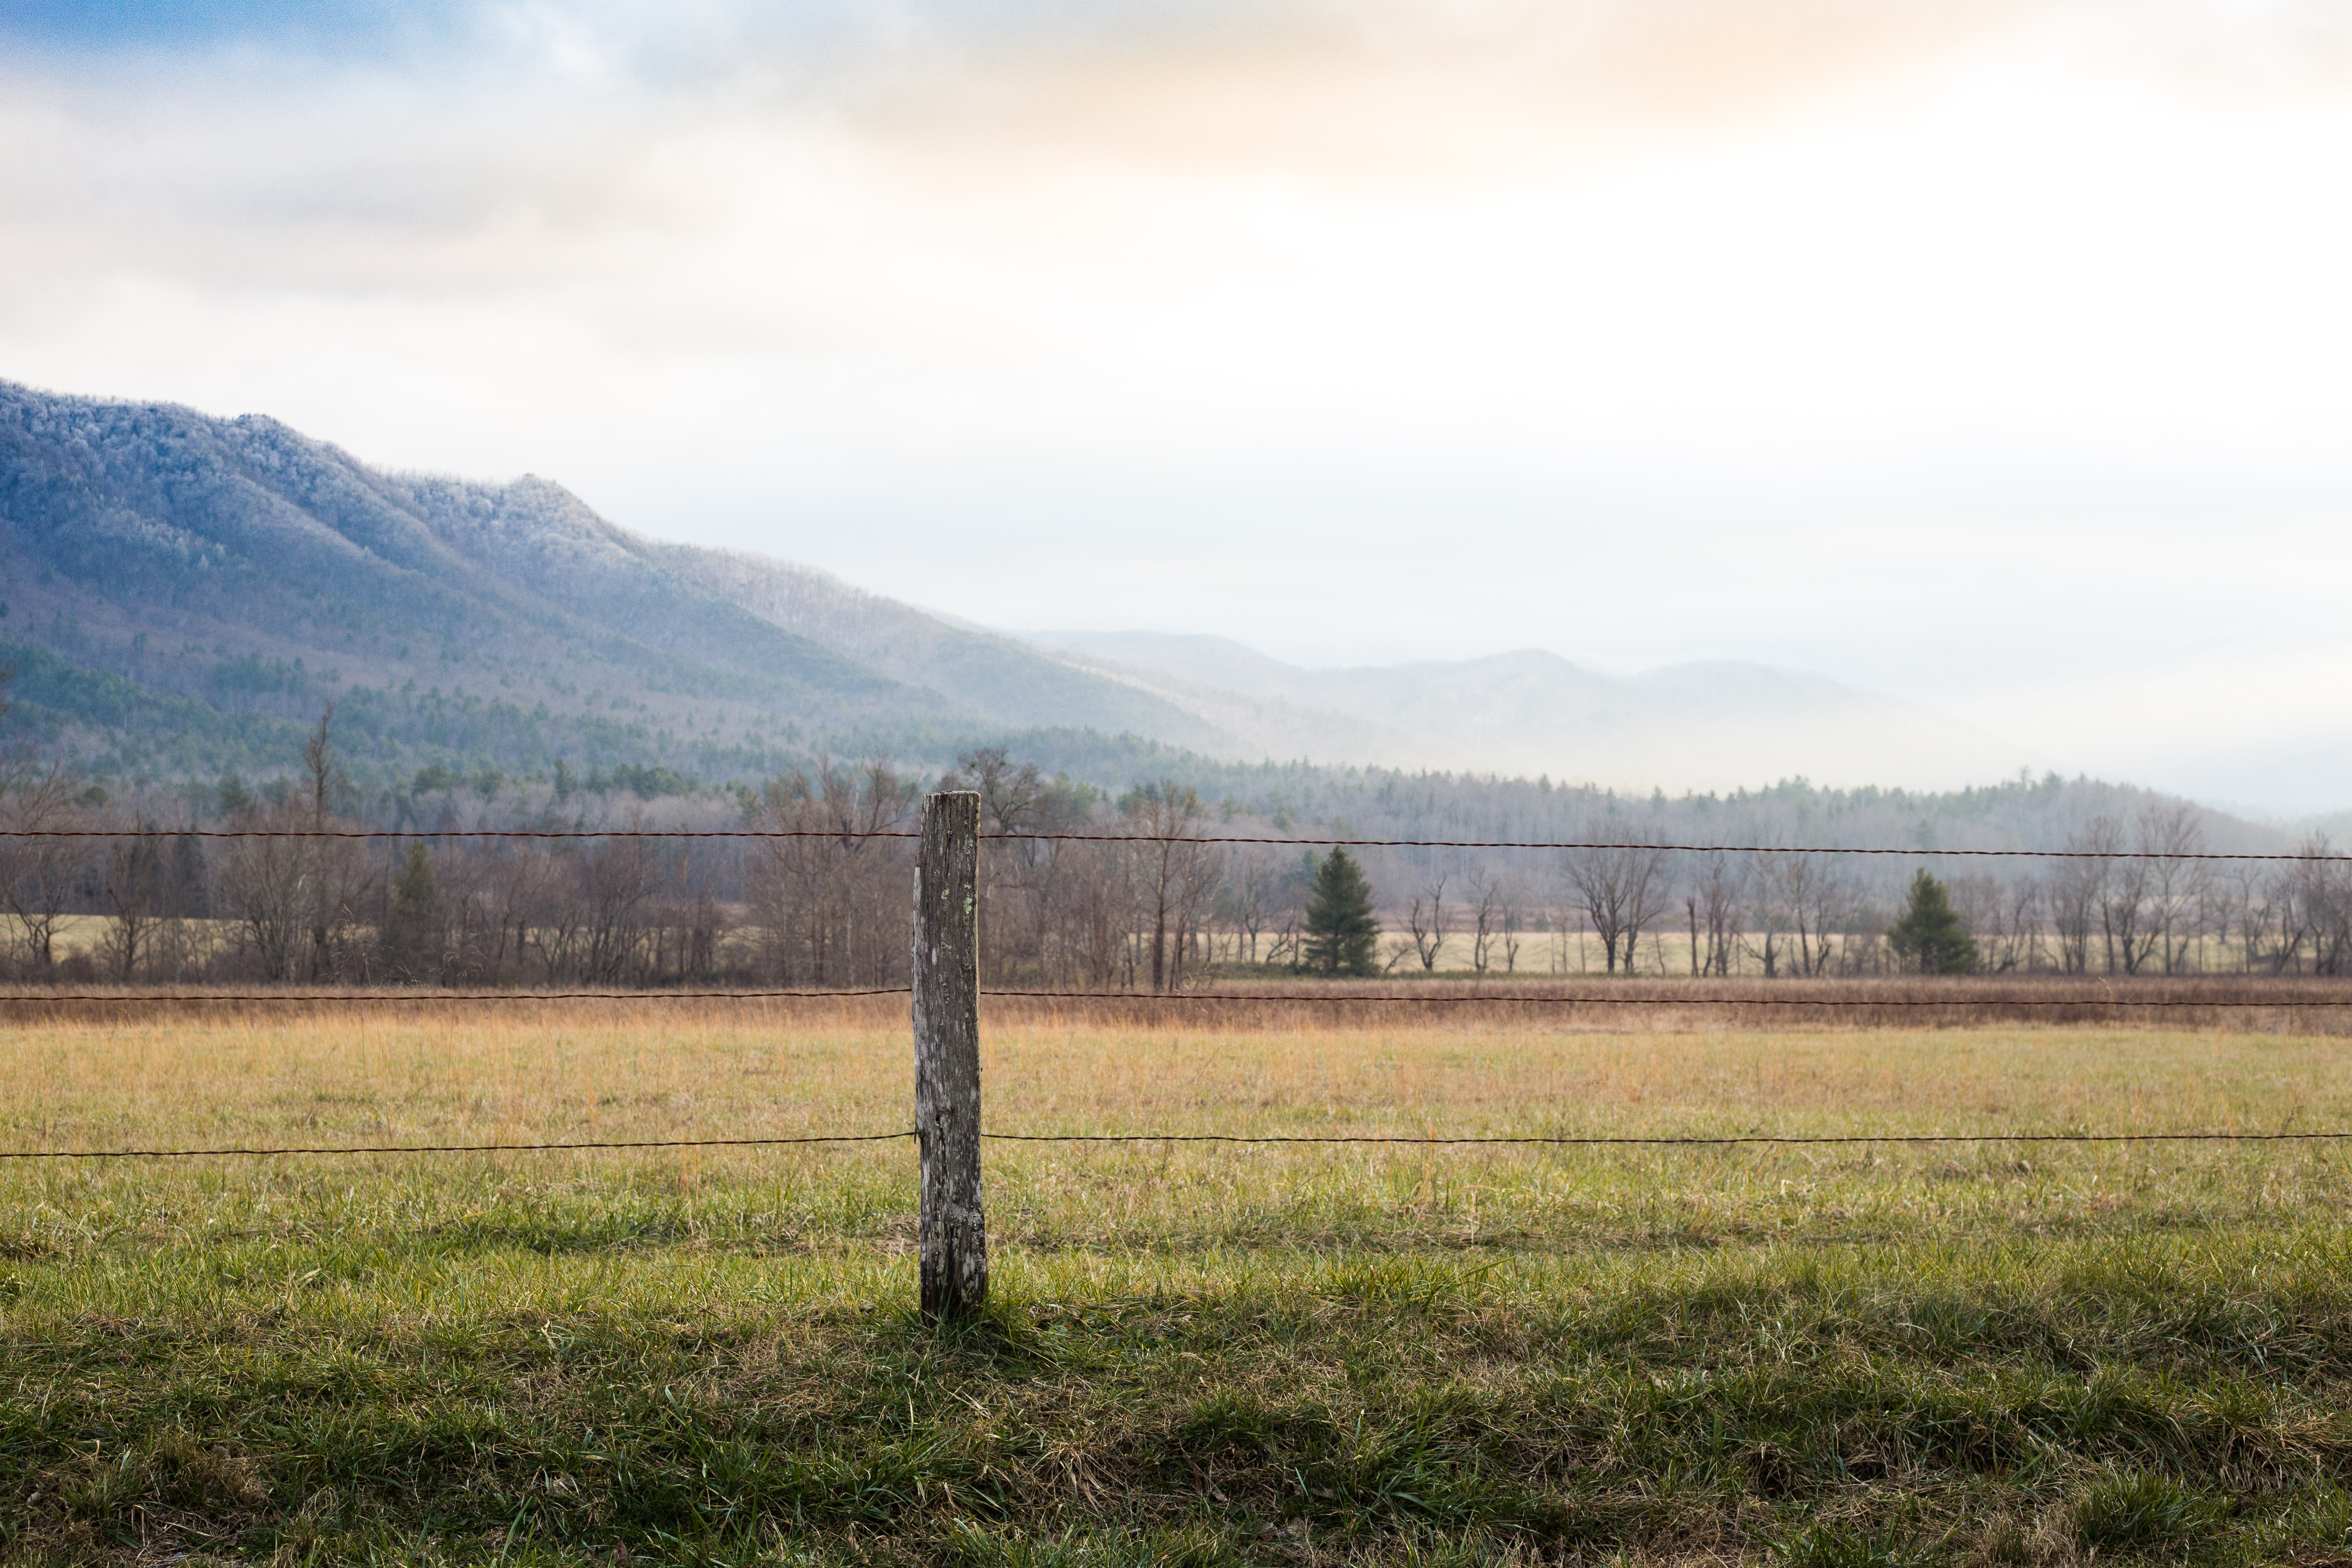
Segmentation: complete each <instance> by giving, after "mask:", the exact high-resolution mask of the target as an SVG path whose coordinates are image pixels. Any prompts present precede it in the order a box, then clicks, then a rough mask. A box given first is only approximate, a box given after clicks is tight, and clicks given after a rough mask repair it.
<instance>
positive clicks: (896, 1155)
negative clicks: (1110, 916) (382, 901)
mask: <svg viewBox="0 0 2352 1568" xmlns="http://www.w3.org/2000/svg"><path fill="white" fill-rule="evenodd" d="M17 1007H18V1011H19V1012H22V1013H28V1014H32V1015H34V1016H29V1017H26V1018H25V1019H23V1020H21V1021H19V1022H16V1023H15V1024H14V1025H12V1026H10V1027H8V1028H7V1029H6V1030H5V1032H0V1150H25V1149H31V1148H37V1147H72V1148H90V1149H102V1148H109V1147H122V1146H128V1145H134V1144H135V1145H155V1146H165V1147H194V1146H202V1145H207V1144H215V1143H228V1142H236V1143H269V1144H279V1143H305V1144H310V1143H317V1144H328V1145H350V1144H357V1143H377V1142H386V1143H426V1142H536V1141H543V1140H565V1139H573V1138H594V1139H613V1140H624V1139H639V1138H653V1139H671V1138H697V1137H715V1138H724V1137H755V1136H765V1135H781V1136H791V1135H798V1134H806V1133H812V1132H820V1131H881V1130H888V1129H894V1128H898V1127H902V1126H904V1125H905V1124H906V1123H907V1122H908V1120H909V1106H908V1100H909V1099H910V1092H911V1091H910V1079H911V1061H910V1051H909V1047H908V1029H907V1023H906V1018H905V1012H904V1008H905V1003H904V999H903V998H875V999H871V1000H864V1001H847V1000H828V1001H823V1002H796V1003H755V1002H742V1001H719V1000H701V1001H663V1002H618V1001H614V1002H592V1003H536V1002H532V1003H523V1002H512V1001H503V1002H499V1003H496V1004H485V1003H469V1002H450V1001H432V1000H422V1001H418V1000H410V1001H402V1002H398V1003H370V1004H363V1005H352V1004H348V1003H336V1002H331V1001H323V1000H322V1001H320V1002H318V1003H315V1004H310V1003H295V1004H290V1005H289V1004H282V1003H270V1004H257V1005H235V1004H215V1005H209V1006H207V1007H205V1008H203V1009H199V1010H196V1011H195V1012H194V1015H193V1016H186V1015H183V1014H180V1013H176V1012H166V1011H165V1010H163V1008H160V1007H156V1006H152V1005H148V1006H142V1007H139V1008H133V1009H131V1010H129V1015H128V1016H110V1015H109V1014H108V1012H107V1010H106V1009H103V1008H99V1007H90V1008H86V1009H84V1010H82V1011H81V1012H79V1014H75V1015H72V1016H57V1015H59V1014H61V1013H62V1011H63V1010H62V1009H58V1008H56V1007H44V1008H27V1007H24V1006H22V1005H17ZM42 1012H47V1013H48V1014H49V1015H51V1016H39V1014H40V1013H42ZM1699 1016H1700V1015H1697V1014H1696V1013H1693V1014H1692V1015H1691V1017H1692V1018H1693V1019H1694V1020H1696V1018H1698V1017H1699ZM1849 1016H1850V1015H1845V1014H1839V1015H1835V1016H1833V1019H1832V1021H1826V1022H1822V1023H1802V1024H1796V1025H1794V1026H1783V1027H1780V1028H1778V1029H1772V1030H1760V1029H1756V1028H1753V1027H1745V1026H1736V1027H1717V1026H1689V1027H1684V1028H1679V1029H1675V1028H1665V1027H1661V1026H1659V1022H1660V1020H1659V1018H1658V1016H1655V1015H1646V1014H1645V1015H1643V1017H1644V1018H1645V1019H1646V1020H1647V1021H1648V1024H1647V1026H1645V1027H1643V1029H1641V1030H1639V1031H1622V1030H1621V1031H1609V1030H1604V1029H1601V1028H1599V1027H1597V1026H1595V1022H1594V1020H1593V1019H1591V1018H1583V1019H1580V1020H1575V1021H1572V1022H1567V1023H1563V1022H1562V1021H1561V1020H1559V1018H1558V1017H1556V1016H1553V1015H1549V1014H1541V1013H1538V1014H1530V1013H1528V1012H1526V1011H1519V1012H1510V1011H1507V1010H1504V1009H1500V1008H1487V1007H1480V1008H1473V1009H1460V1010H1453V1009H1447V1010H1438V1009H1423V1008H1414V1007H1410V1006H1407V1005H1389V1006H1386V1007H1382V1006H1381V1005H1378V1004H1376V1003H1362V1002H1359V1003H1354V1004H1351V1005H1349V1008H1348V1009H1347V1013H1346V1015H1345V1017H1346V1020H1347V1021H1344V1022H1335V1021H1334V1020H1333V1019H1332V1018H1330V1017H1329V1016H1325V1015H1322V1014H1319V1013H1318V1012H1316V1011H1315V1010H1313V1009H1311V1008H1308V1007H1305V1006H1301V1005H1290V1004H1272V1003H1267V1004H1253V1005H1244V1006H1242V1007H1240V1008H1239V1009H1236V1010H1234V1011H1231V1012H1223V1011H1211V1010H1209V1009H1208V1008H1206V1007H1202V1008H1198V1009H1195V1010H1192V1011H1188V1012H1183V1013H1177V1012H1174V1011H1173V1010H1172V1009H1167V1008H1164V1007H1160V1006H1158V1005H1153V1004H1148V1003H1147V1004H1137V1003H1133V1002H1123V1001H1115V1000H1114V1001H1103V1002H1091V1001H1090V1002H1084V1003H1050V1004H1048V1003H1024V1004H997V1005H992V1008H991V1011H990V1013H989V1015H988V1019H987V1023H986V1026H985V1028H984V1031H983V1034H984V1041H985V1047H984V1049H985V1055H984V1063H983V1081H984V1084H985V1089H986V1093H987V1096H988V1121H989V1122H990V1124H991V1125H992V1126H993V1127H994V1128H996V1129H999V1130H1002V1131H1045V1132H1059V1131H1165V1132H1203V1131H1221V1132H1242V1133H1253V1134H1267V1135H1274V1134H1293V1135H1296V1134H1304V1133H1318V1132H1327V1131H1328V1132H1364V1133H1396V1134H1404V1135H1418V1134H1423V1133H1454V1134H1468V1135H1489V1136H1493V1135H1507V1134H1559V1133H1581V1134H1596V1135H1616V1136H1624V1135H1635V1134H1678V1133H1699V1134H1731V1133H1751V1132H1769V1133H1788V1134H1813V1135H1838V1134H1872V1133H1878V1134H1891V1133H1898V1132H1910V1133H1918V1132H1962V1133H1971V1132H1982V1131H1995V1130H2011V1131H2073V1130H2091V1131H2134V1132H2152V1131H2173V1130H2181V1129H2191V1128H2197V1129H2207V1128H2210V1129H2220V1130H2232V1129H2236V1130H2247V1131H2260V1130H2276V1129H2301V1130H2314V1129H2320V1128H2347V1129H2352V1055H2347V1053H2346V1052H2344V1050H2343V1048H2342V1042H2341V1040H2340V1039H2338V1038H2331V1037H2325V1036H2320V1035H2315V1034H2310V1033H2301V1032H2294V1031H2293V1030H2291V1029H2287V1028H2284V1027H2279V1028H2275V1029H2263V1030H2258V1031H2257V1030H2243V1029H2222V1028H2214V1027H2203V1028H2180V1027H2147V1026H2128V1025H2120V1026H2116V1025H2111V1026H2098V1027H2086V1026H2039V1025H2028V1024H2001V1025H1995V1026H1912V1027H1903V1028H1890V1027H1855V1026H1850V1025H1847V1024H1845V1023H1843V1020H1844V1019H1846V1018H1848V1017H1849ZM2287 1021H2288V1020H2286V1019H2284V1018H2283V1019H2281V1020H2279V1022H2280V1023H2281V1024H2284V1023H2285V1022H2287ZM987 1158H988V1184H989V1186H988V1191H989V1201H990V1223H991V1226H992V1236H993V1238H994V1244H995V1247H996V1260H997V1279H996V1291H995V1296H994V1299H993V1303H992V1308H991V1312H990V1315H989V1317H988V1318H987V1319H986V1320H985V1321H983V1322H982V1323H981V1324H980V1325H978V1326H977V1327H976V1328H973V1329H971V1330H970V1331H957V1332H951V1333H942V1332H936V1331H932V1330H930V1329H929V1328H926V1327H925V1326H923V1325H921V1324H920V1323H919V1322H918V1321H915V1320H914V1319H913V1317H912V1315H911V1313H909V1312H908V1310H907V1306H908V1302H909V1300H911V1296H912V1291H913V1278H912V1275H913V1269H912V1267H911V1259H910V1258H909V1257H908V1251H909V1247H910V1243H911V1239H912V1237H911V1231H912V1226H911V1215H910V1211H911V1205H912V1201H913V1187H914V1182H913V1175H914V1170H913V1167H914V1151H913V1147H912V1145H911V1142H889V1143H883V1144H877V1145H865V1146H852V1147H848V1148H837V1147H824V1146H818V1147H806V1148H757V1149H739V1150H721V1149H705V1150H661V1151H649V1152H568V1153H503V1154H490V1155H416V1156H356V1157H331V1158H317V1159H281V1160H264V1159H251V1158H240V1157H215V1158H205V1159H197V1160H189V1161H173V1162H140V1161H120V1162H90V1163H52V1162H9V1163H5V1165H0V1342H5V1344H6V1345H7V1347H8V1352H9V1355H10V1358H11V1367H12V1372H13V1373H14V1374H15V1381H14V1383H13V1385H12V1386H13V1389H14V1393H15V1399H14V1403H13V1405H0V1562H8V1563H13V1562H16V1561H24V1562H83V1561H90V1560H103V1559H112V1560H118V1561H123V1562H147V1561H155V1560H162V1559H167V1558H168V1559H171V1560H174V1561H186V1562H191V1563H193V1562H198V1561H205V1560H207V1554H211V1555H210V1559H209V1560H212V1561H228V1560H235V1561H250V1560H254V1559H256V1558H258V1557H266V1556H268V1555H269V1554H270V1553H271V1552H276V1553H278V1556H279V1557H280V1558H281V1559H282V1560H284V1561H289V1562H292V1561H316V1562H342V1561H349V1562H361V1561H368V1562H388V1561H398V1562H431V1563H473V1562H491V1561H501V1562H541V1563H565V1564H583V1565H584V1564H587V1563H600V1564H601V1563H610V1562H612V1561H614V1560H615V1552H616V1548H619V1547H626V1548H627V1550H628V1552H629V1558H628V1560H629V1561H632V1562H646V1561H654V1562H665V1563H667V1562H676V1563H689V1562H691V1563H718V1562H726V1563H747V1564H748V1563H918V1562H919V1563H933V1562H959V1563H975V1564H977V1563H1003V1564H1008V1565H1010V1564H1031V1563H1073V1564H1076V1563H1121V1564H1124V1563H1136V1564H1141V1563H1174V1562H1188V1563H1202V1564H1221V1565H1225V1564H1230V1565H1233V1568H1239V1565H1242V1564H1255V1563H1273V1562H1295V1563H1311V1564H1318V1565H1319V1564H1326V1563H1328V1564H1333V1565H1335V1568H1336V1565H1338V1564H1341V1563H1363V1564H1370V1563H1460V1564H1464V1565H1465V1568H1466V1565H1467V1564H1471V1563H1535V1562H1556V1561H1567V1560H1577V1561H1596V1562H1597V1561H1615V1562H1622V1563H1668V1562H1687V1561H1698V1560H1706V1561H1711V1562H1728V1561H1753V1560H1758V1559H1759V1558H1763V1557H1767V1556H1770V1557H1772V1558H1774V1559H1775V1560H1778V1561H1782V1562H1787V1563H1817V1564H1824V1565H1826V1564H1832V1563H1913V1562H1946V1561H1949V1562H1969V1563H1978V1562H1981V1563H2042V1564H2047V1565H2051V1568H2056V1565H2059V1564H2088V1563H2094V1562H2095V1563H2110V1562H2117V1561H2123V1562H2133V1561H2147V1562H2158V1561H2163V1562H2178V1561H2181V1560H2182V1559H2183V1558H2184V1556H2186V1557H2188V1558H2189V1559H2191V1560H2199V1561H2212V1562H2232V1563H2237V1562H2243V1563H2256V1562H2274V1561H2281V1560H2285V1559H2287V1558H2291V1557H2292V1558H2296V1559H2297V1560H2309V1561H2321V1560H2324V1558H2323V1557H2321V1556H2318V1555H2315V1553H2325V1552H2328V1551H2332V1550H2336V1548H2338V1547H2341V1546H2343V1545H2345V1544H2347V1542H2352V1487H2347V1482H2352V1416H2347V1415H2345V1414H2344V1412H2345V1411H2346V1410H2347V1409H2352V1232H2348V1231H2347V1227H2346V1226H2344V1224H2343V1223H2342V1220H2341V1218H2340V1216H2341V1215H2343V1214H2344V1213H2346V1212H2347V1204H2348V1203H2352V1165H2347V1161H2346V1159H2345V1158H2344V1152H2341V1151H2339V1150H2338V1149H2337V1148H2336V1147H2335V1146H2333V1145H2327V1144H2277V1143H2253V1144H2228V1143H2222V1144H2195V1145H2182V1144H2126V1145H2114V1144H2102V1145H2065V1144H2053V1145H2033V1146H2029V1147H2022V1148H2021V1147H2018V1146H2014V1145H2002V1144H1987V1143H1976V1142H1961V1143H1955V1144H1930V1145H1899V1144H1876V1145H1872V1144H1860V1145H1829V1146H1812V1147H1794V1148H1789V1147H1763V1148H1758V1147H1732V1148H1688V1147H1683V1148H1633V1149H1576V1148H1569V1149H1561V1148H1529V1147H1509V1148H1479V1147H1471V1148H1451V1149H1443V1150H1433V1149H1429V1148H1414V1147H1410V1146H1405V1147H1399V1146H1378V1145H1375V1146H1345V1147H1339V1148H1328V1147H1319V1146H1297V1145H1244V1146H1238V1147H1236V1146H1227V1145H1181V1144H1180V1145H1170V1144H1164V1143H1158V1142H1147V1143H1142V1144H1134V1145H1118V1146H1111V1147H1108V1148H1105V1147H1090V1146H1086V1145H1060V1144H1020V1143H1004V1142H998V1143H993V1144H992V1145H990V1146H989V1149H988V1152H987ZM182 1554H185V1555H184V1557H183V1555H182Z"/></svg>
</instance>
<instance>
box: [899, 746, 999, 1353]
mask: <svg viewBox="0 0 2352 1568" xmlns="http://www.w3.org/2000/svg"><path fill="white" fill-rule="evenodd" d="M979 857H980V796H979V795H976V794H973V793H971V792H969V791H946V792H941V793H940V794H937V795H929V796H927V797H925V799H924V801H923V837H922V844H921V848H920V852H919V854H918V856H917V858H916V862H915V964H914V990H915V1126H916V1129H917V1135H918V1137H919V1141H920V1142H921V1145H922V1166H923V1177H922V1200H921V1203H922V1207H921V1213H920V1216H919V1224H918V1227H917V1229H918V1235H919V1244H920V1248H921V1254H922V1310H923V1316H924V1317H926V1318H929V1319H931V1320H934V1321H937V1320H940V1319H947V1318H960V1317H963V1316H965V1315H966V1314H968V1313H971V1312H974V1311H977V1310H979V1309H980V1306H981V1303H982V1302H983V1301H985V1300H987V1299H988V1227H987V1225H986V1222H985V1220H984V1219H983V1217H982V1211H981V1198H980V918H979V908H978V877H977V871H978V861H979Z"/></svg>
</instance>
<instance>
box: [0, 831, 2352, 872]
mask: <svg viewBox="0 0 2352 1568" xmlns="http://www.w3.org/2000/svg"><path fill="white" fill-rule="evenodd" d="M920 837H922V834H921V833H920V832H919V831H918V830H916V829H914V828H907V827H886V828H875V829H872V830H866V829H863V828H860V829H854V830H852V829H840V828H818V827H793V828H761V827H681V828H657V827H548V828H539V827H448V828H432V829H429V830H428V829H423V828H413V827H411V828H388V827H160V826H148V827H15V828H0V839H11V838H107V839H113V838H350V839H366V840H377V839H382V840H414V841H417V842H426V841H437V840H442V839H453V838H522V839H558V840H575V841H576V840H583V839H592V838H655V839H706V838H732V839H746V840H763V839H791V838H814V839H831V840H834V841H835V842H838V843H843V844H854V843H860V842H863V841H865V840H866V839H870V838H908V839H913V838H920ZM980 839H981V842H982V843H984V844H986V843H1033V844H1057V843H1068V844H1270V845H1275V846H1278V847H1279V846H1287V847H1295V848H1301V849H1318V848H1346V849H1358V848H1362V849H1552V850H1587V849H1591V850H1633V851H1638V850H1645V849H1656V850H1670V851H1675V852H1679V853H1684V854H1692V855H1863V856H1891V857H1895V858H1915V859H1916V858H1927V857H1931V856H1932V857H1938V858H1948V857H1956V856H1957V857H1964V858H1975V859H1999V860H2165V861H2197V860H2213V861H2249V862H2252V861H2264V862H2267V861H2284V862H2296V863H2301V862H2311V861H2324V862H2328V863H2335V862H2339V861H2347V860H2352V853H2347V854H2341V855H2330V854H2315V853H2311V852H2308V851H2301V850H2298V851H2293V852H2287V853H2259V854H2258V853H2254V852H2252V851H2238V850H2207V849H2200V850H2183V851H2173V850H2161V849H1917V848H1911V849H1887V848H1874V847H1855V846H1852V845H1842V844H1800V845H1789V844H1685V843H1675V842H1653V841H1647V840H1640V841H1636V840H1627V839H1559V838H1297V837H1270V836H1264V835H1252V834H1193V833H983V834H982V835H980Z"/></svg>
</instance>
